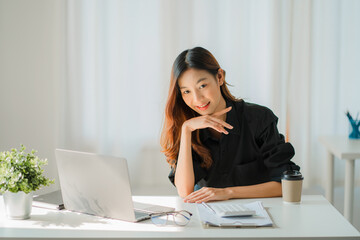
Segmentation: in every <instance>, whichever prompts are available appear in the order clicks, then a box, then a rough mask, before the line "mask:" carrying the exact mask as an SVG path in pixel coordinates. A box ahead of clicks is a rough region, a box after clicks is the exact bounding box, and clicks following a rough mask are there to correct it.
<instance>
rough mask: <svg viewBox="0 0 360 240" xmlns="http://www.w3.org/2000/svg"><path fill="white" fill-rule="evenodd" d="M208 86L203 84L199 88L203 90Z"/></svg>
mask: <svg viewBox="0 0 360 240" xmlns="http://www.w3.org/2000/svg"><path fill="white" fill-rule="evenodd" d="M206 86H207V85H206V84H202V85H201V86H200V87H199V88H200V89H201V88H204V87H206Z"/></svg>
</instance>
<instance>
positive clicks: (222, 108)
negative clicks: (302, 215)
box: [161, 47, 300, 202]
mask: <svg viewBox="0 0 360 240" xmlns="http://www.w3.org/2000/svg"><path fill="white" fill-rule="evenodd" d="M277 120H278V119H277V117H276V116H275V115H274V114H273V112H272V111H271V110H270V109H268V108H266V107H263V106H260V105H256V104H252V103H247V102H245V101H243V100H241V99H236V98H235V97H234V96H233V95H232V94H231V93H230V92H229V90H228V88H227V83H226V81H225V71H224V70H223V69H221V67H220V65H219V63H218V62H217V61H216V59H215V58H214V56H213V55H212V54H211V53H210V52H209V51H207V50H206V49H204V48H201V47H196V48H193V49H188V50H185V51H184V52H182V53H181V54H180V55H179V56H178V57H177V58H176V60H175V62H174V65H173V68H172V74H171V82H170V90H169V96H168V100H167V104H166V109H165V124H164V128H163V132H162V136H161V145H162V149H163V152H164V153H165V156H166V159H167V162H168V163H169V164H170V166H171V172H170V175H169V179H170V181H171V182H172V183H173V184H174V185H175V186H176V188H177V191H178V194H179V195H180V196H181V197H183V198H184V201H185V202H207V201H214V200H226V199H231V198H258V197H277V196H281V195H282V192H281V174H282V173H283V172H284V171H286V170H287V169H288V168H290V167H291V168H292V169H294V170H295V169H296V170H299V169H300V168H299V167H298V166H297V165H295V164H294V163H293V162H291V161H290V159H291V158H292V157H293V156H294V154H295V152H294V148H293V147H292V145H291V144H290V143H286V142H285V141H284V137H283V135H281V134H279V132H278V129H277ZM194 188H195V189H196V188H200V190H197V191H194Z"/></svg>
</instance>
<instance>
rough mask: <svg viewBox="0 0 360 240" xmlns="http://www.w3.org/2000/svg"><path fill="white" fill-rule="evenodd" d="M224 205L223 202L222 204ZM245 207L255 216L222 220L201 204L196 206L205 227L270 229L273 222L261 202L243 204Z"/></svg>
mask: <svg viewBox="0 0 360 240" xmlns="http://www.w3.org/2000/svg"><path fill="white" fill-rule="evenodd" d="M222 204H224V202H222ZM244 206H245V207H247V208H249V209H251V210H254V211H256V214H255V215H253V216H250V217H249V216H248V217H227V218H223V217H220V216H218V215H216V214H214V213H213V212H212V211H210V210H209V209H207V208H206V207H205V206H204V205H202V204H197V209H198V212H199V215H200V219H201V221H202V223H203V224H204V225H205V226H217V227H271V226H272V225H273V222H272V220H271V218H270V216H269V214H268V213H267V211H266V209H265V208H264V207H263V205H262V202H261V201H256V202H252V203H248V204H244Z"/></svg>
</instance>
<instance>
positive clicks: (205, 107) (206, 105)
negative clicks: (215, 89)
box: [196, 102, 210, 111]
mask: <svg viewBox="0 0 360 240" xmlns="http://www.w3.org/2000/svg"><path fill="white" fill-rule="evenodd" d="M209 105H210V102H208V103H206V104H204V105H201V106H196V107H197V108H198V109H199V110H201V111H204V110H206V109H208V107H209Z"/></svg>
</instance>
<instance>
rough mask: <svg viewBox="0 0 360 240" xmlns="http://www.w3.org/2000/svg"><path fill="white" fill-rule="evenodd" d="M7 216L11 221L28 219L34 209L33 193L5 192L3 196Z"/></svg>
mask: <svg viewBox="0 0 360 240" xmlns="http://www.w3.org/2000/svg"><path fill="white" fill-rule="evenodd" d="M3 198H4V203H5V209H6V216H7V217H8V218H9V219H28V218H30V214H31V209H32V200H33V193H32V192H31V193H28V194H26V193H24V192H17V193H12V192H5V193H4V194H3Z"/></svg>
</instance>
